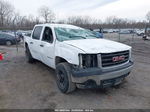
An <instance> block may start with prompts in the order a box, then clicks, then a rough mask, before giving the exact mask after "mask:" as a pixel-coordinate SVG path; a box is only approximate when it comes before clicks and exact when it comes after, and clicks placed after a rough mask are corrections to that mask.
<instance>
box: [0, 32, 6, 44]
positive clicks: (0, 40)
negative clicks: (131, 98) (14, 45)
mask: <svg viewBox="0 0 150 112" xmlns="http://www.w3.org/2000/svg"><path fill="white" fill-rule="evenodd" d="M5 43H6V39H5V35H4V34H0V44H5Z"/></svg>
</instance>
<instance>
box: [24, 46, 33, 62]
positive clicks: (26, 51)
mask: <svg viewBox="0 0 150 112" xmlns="http://www.w3.org/2000/svg"><path fill="white" fill-rule="evenodd" d="M25 54H26V60H27V62H28V63H34V62H35V59H34V58H33V57H32V55H31V53H30V50H29V47H28V46H26V50H25Z"/></svg>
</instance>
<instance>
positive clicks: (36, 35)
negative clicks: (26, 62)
mask: <svg viewBox="0 0 150 112" xmlns="http://www.w3.org/2000/svg"><path fill="white" fill-rule="evenodd" d="M42 30H43V26H36V27H35V28H34V30H33V33H32V39H29V48H30V51H31V54H32V56H33V58H35V59H38V60H41V56H40V48H41V47H40V44H41V41H40V38H41V36H42Z"/></svg>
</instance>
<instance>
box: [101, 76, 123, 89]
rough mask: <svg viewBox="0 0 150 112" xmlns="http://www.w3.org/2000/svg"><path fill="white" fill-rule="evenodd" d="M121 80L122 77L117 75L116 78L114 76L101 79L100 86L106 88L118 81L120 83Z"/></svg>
mask: <svg viewBox="0 0 150 112" xmlns="http://www.w3.org/2000/svg"><path fill="white" fill-rule="evenodd" d="M122 80H123V78H122V77H118V78H114V79H107V80H103V81H101V86H102V87H103V88H107V87H112V86H114V85H117V84H119V83H121V82H122Z"/></svg>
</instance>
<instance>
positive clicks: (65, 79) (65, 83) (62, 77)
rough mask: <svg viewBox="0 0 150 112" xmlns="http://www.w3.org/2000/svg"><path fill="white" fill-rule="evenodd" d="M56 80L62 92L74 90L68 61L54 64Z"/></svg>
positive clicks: (74, 86)
mask: <svg viewBox="0 0 150 112" xmlns="http://www.w3.org/2000/svg"><path fill="white" fill-rule="evenodd" d="M56 82H57V86H58V88H59V90H60V91H61V92H62V93H66V94H67V93H70V92H73V91H75V89H76V85H75V83H73V82H72V80H71V68H70V65H69V64H68V63H60V64H58V65H57V66H56Z"/></svg>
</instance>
